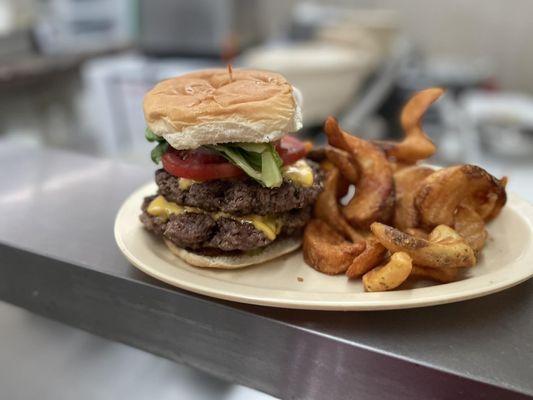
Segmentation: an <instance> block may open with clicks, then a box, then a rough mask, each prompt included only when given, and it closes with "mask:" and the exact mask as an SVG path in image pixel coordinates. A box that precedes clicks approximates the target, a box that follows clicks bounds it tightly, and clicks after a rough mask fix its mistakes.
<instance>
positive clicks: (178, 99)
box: [144, 69, 302, 149]
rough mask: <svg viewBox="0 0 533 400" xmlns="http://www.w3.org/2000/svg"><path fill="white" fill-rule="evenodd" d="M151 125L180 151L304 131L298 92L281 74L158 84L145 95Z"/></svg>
mask: <svg viewBox="0 0 533 400" xmlns="http://www.w3.org/2000/svg"><path fill="white" fill-rule="evenodd" d="M144 116H145V119H146V123H147V124H148V127H149V128H150V129H151V130H152V131H153V132H154V133H155V134H156V135H159V136H163V137H164V138H165V139H166V140H167V141H168V142H169V144H170V145H171V146H172V147H174V148H176V149H193V148H196V147H199V146H201V145H204V144H216V143H230V142H270V141H273V140H276V139H278V138H280V137H281V136H283V135H284V134H285V133H288V132H294V131H296V130H298V129H300V128H301V126H302V118H301V111H300V108H299V106H298V104H297V102H296V101H295V97H294V94H293V88H292V86H291V85H290V84H289V82H287V80H286V79H285V78H284V77H283V76H281V75H280V74H277V73H274V72H267V71H257V70H249V69H237V70H234V71H233V72H232V74H231V76H230V73H229V71H228V70H227V69H209V70H202V71H197V72H192V73H189V74H185V75H181V76H178V77H175V78H171V79H168V80H165V81H162V82H160V83H158V84H157V85H156V86H155V87H154V88H153V89H152V90H150V91H149V92H148V93H147V94H146V96H145V97H144Z"/></svg>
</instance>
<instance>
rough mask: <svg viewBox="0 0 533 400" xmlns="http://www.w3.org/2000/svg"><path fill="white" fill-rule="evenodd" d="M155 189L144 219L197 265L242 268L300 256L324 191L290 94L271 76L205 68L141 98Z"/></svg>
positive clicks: (290, 89)
mask: <svg viewBox="0 0 533 400" xmlns="http://www.w3.org/2000/svg"><path fill="white" fill-rule="evenodd" d="M143 108H144V116H145V119H146V124H147V129H146V139H147V140H148V141H150V142H153V144H154V145H155V147H154V149H153V150H152V153H151V156H152V160H153V161H154V162H155V163H156V164H159V163H161V164H162V168H161V169H158V170H157V171H156V173H155V182H156V184H157V187H158V189H157V192H156V193H154V194H153V195H152V196H148V197H146V198H145V199H144V202H143V204H142V213H141V215H140V219H141V222H142V223H143V225H144V227H145V228H146V229H147V230H148V231H150V232H152V233H153V234H155V235H157V236H159V237H161V238H162V239H163V240H164V241H165V243H166V244H167V246H168V247H169V249H170V251H172V252H173V253H174V254H175V255H177V256H178V257H180V258H182V259H183V260H185V261H186V262H188V263H189V264H192V265H194V266H198V267H213V268H224V269H231V268H240V267H245V266H248V265H252V264H258V263H261V262H264V261H267V260H270V259H273V258H275V257H278V256H280V255H283V254H285V253H288V252H290V251H293V250H295V249H297V248H298V247H299V246H300V244H301V234H302V232H303V228H304V227H305V225H306V223H307V221H308V220H309V219H310V218H311V211H312V206H313V203H314V202H315V200H316V198H317V196H318V194H319V192H320V191H321V190H322V180H323V179H322V176H321V174H320V171H319V169H318V166H317V165H316V164H314V163H313V162H312V161H310V160H307V159H306V158H305V156H306V154H307V151H308V150H309V148H308V146H306V145H305V144H304V143H303V142H301V141H300V140H298V139H296V138H295V137H294V136H290V135H288V134H289V133H293V132H296V131H298V130H299V129H300V128H301V126H302V117H301V110H300V107H299V104H298V101H297V99H296V96H295V91H294V88H293V87H292V86H291V85H290V83H289V82H287V80H286V79H285V78H284V77H283V76H281V75H279V74H277V73H273V72H267V71H257V70H246V69H239V70H235V71H232V70H231V68H230V67H228V70H226V69H210V70H202V71H197V72H193V73H189V74H185V75H182V76H178V77H175V78H171V79H168V80H165V81H162V82H160V83H158V84H157V85H156V86H155V87H154V88H153V89H152V90H150V91H149V92H148V93H147V94H146V95H145V97H144V103H143Z"/></svg>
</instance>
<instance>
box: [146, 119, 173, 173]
mask: <svg viewBox="0 0 533 400" xmlns="http://www.w3.org/2000/svg"><path fill="white" fill-rule="evenodd" d="M144 137H145V138H146V140H148V141H149V142H157V146H155V147H154V148H153V150H152V152H151V153H150V157H151V158H152V161H153V162H154V163H155V164H159V163H160V162H161V157H163V154H165V152H166V151H167V149H168V143H167V142H166V140H165V138H163V137H161V136H157V135H156V134H155V133H154V132H152V131H151V130H150V128H146V130H145V131H144Z"/></svg>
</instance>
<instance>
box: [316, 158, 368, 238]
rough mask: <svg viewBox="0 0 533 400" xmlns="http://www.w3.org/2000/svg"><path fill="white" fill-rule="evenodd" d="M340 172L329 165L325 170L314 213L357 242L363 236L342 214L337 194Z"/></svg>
mask: <svg viewBox="0 0 533 400" xmlns="http://www.w3.org/2000/svg"><path fill="white" fill-rule="evenodd" d="M339 182H340V174H339V170H338V169H337V168H336V167H334V166H331V167H330V169H329V171H327V172H326V180H325V182H324V190H323V191H322V192H321V193H320V194H319V195H318V198H317V200H316V202H315V207H314V215H315V217H317V218H320V219H321V220H323V221H325V222H327V223H328V224H329V225H330V226H331V227H332V228H333V229H335V230H336V231H338V232H340V233H341V234H342V235H344V236H345V237H346V238H347V239H350V240H352V241H353V242H357V241H360V240H364V238H363V236H362V235H361V234H359V233H358V232H357V231H356V230H355V229H354V228H352V227H351V226H350V225H349V224H348V222H346V220H345V219H344V217H343V216H342V214H341V212H340V209H339V203H338V202H337V194H338V193H339Z"/></svg>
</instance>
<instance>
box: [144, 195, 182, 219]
mask: <svg viewBox="0 0 533 400" xmlns="http://www.w3.org/2000/svg"><path fill="white" fill-rule="evenodd" d="M146 212H147V213H148V214H150V215H154V216H156V217H159V218H161V219H164V220H165V221H166V220H167V219H168V218H169V217H170V214H181V213H183V212H184V209H183V206H179V205H177V204H176V203H171V202H169V201H167V200H166V199H165V198H164V197H163V196H157V197H156V198H155V199H153V200H152V201H151V202H150V204H148V208H147V209H146Z"/></svg>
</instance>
